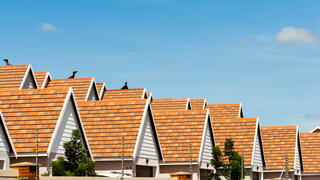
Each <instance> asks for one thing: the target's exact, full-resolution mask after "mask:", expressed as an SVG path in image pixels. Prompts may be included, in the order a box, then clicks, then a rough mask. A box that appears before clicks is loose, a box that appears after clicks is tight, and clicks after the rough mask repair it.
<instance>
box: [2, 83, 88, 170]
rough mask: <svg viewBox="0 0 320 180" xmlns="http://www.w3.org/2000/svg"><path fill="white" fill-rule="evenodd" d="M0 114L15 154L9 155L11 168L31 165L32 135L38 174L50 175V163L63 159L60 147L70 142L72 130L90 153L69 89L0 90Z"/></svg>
mask: <svg viewBox="0 0 320 180" xmlns="http://www.w3.org/2000/svg"><path fill="white" fill-rule="evenodd" d="M0 110H1V112H2V117H1V119H2V122H4V124H5V125H6V126H4V127H5V128H3V129H5V131H6V132H4V133H7V134H8V136H7V138H8V139H9V141H10V142H12V144H13V145H12V150H11V151H13V152H14V153H15V154H12V153H11V156H10V161H11V162H10V163H11V164H14V163H20V162H31V163H34V162H35V157H36V153H35V150H36V133H38V159H39V163H40V164H41V167H40V173H44V172H48V171H50V169H49V167H50V162H51V161H52V160H54V159H56V157H58V156H64V148H63V143H64V142H67V141H70V140H71V133H72V130H74V129H80V130H81V133H82V138H83V142H84V144H85V146H86V148H87V149H88V150H89V152H90V148H89V146H88V143H87V142H86V138H85V136H86V134H85V132H84V131H83V127H82V123H81V119H80V116H79V113H78V110H77V105H76V103H75V99H74V95H73V92H72V88H46V89H27V90H10V91H8V90H1V91H0ZM37 131H38V132H37Z"/></svg>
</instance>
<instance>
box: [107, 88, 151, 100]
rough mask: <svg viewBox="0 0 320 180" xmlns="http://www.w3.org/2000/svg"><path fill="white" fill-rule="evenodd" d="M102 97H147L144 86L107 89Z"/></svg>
mask: <svg viewBox="0 0 320 180" xmlns="http://www.w3.org/2000/svg"><path fill="white" fill-rule="evenodd" d="M103 98H104V99H147V93H146V89H145V88H137V89H108V90H107V91H106V92H105V94H104V97H103Z"/></svg>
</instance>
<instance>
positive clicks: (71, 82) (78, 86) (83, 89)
mask: <svg viewBox="0 0 320 180" xmlns="http://www.w3.org/2000/svg"><path fill="white" fill-rule="evenodd" d="M93 80H94V79H93V78H76V79H52V80H51V81H50V82H49V84H48V88H52V87H54V88H58V87H72V88H73V92H74V95H75V98H76V99H77V100H86V97H87V94H88V91H89V90H90V89H89V88H90V85H91V83H92V81H93Z"/></svg>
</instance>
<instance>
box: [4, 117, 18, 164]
mask: <svg viewBox="0 0 320 180" xmlns="http://www.w3.org/2000/svg"><path fill="white" fill-rule="evenodd" d="M0 124H1V126H0V170H7V169H9V168H10V156H13V157H16V155H17V153H16V151H15V149H14V147H13V144H12V140H11V138H10V135H9V134H8V128H7V125H6V122H5V121H4V118H3V115H2V113H1V112H0Z"/></svg>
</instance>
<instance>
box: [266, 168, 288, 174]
mask: <svg viewBox="0 0 320 180" xmlns="http://www.w3.org/2000/svg"><path fill="white" fill-rule="evenodd" d="M263 172H264V173H265V172H283V169H275V170H265V169H264V170H263ZM289 172H294V170H293V169H289Z"/></svg>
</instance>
